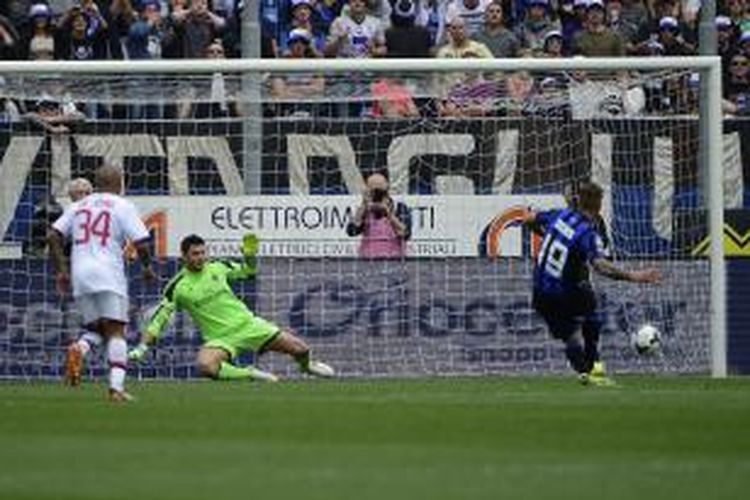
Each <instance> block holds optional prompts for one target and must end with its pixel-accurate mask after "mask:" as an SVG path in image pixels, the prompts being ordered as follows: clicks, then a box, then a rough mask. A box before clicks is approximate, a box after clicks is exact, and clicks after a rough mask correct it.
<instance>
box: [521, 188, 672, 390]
mask: <svg viewBox="0 0 750 500" xmlns="http://www.w3.org/2000/svg"><path fill="white" fill-rule="evenodd" d="M602 194H603V192H602V189H601V187H599V186H598V185H596V184H594V183H590V182H589V183H584V184H582V185H581V186H580V188H579V189H578V197H577V202H576V203H575V204H571V206H570V207H568V208H565V209H562V210H549V211H544V212H531V213H530V214H529V215H528V216H527V218H526V221H525V222H526V223H527V224H529V225H531V226H532V227H535V228H537V230H540V231H543V234H544V239H543V240H542V245H541V248H540V250H539V254H538V256H537V262H536V268H535V269H534V298H533V302H534V309H536V311H537V312H538V313H539V314H540V315H541V316H542V317H543V318H544V320H545V321H546V323H547V325H548V327H549V329H550V334H551V335H552V336H553V337H554V338H557V339H560V340H561V341H563V342H564V343H565V354H566V356H567V358H568V361H569V362H570V365H571V366H572V367H573V369H574V370H575V371H576V372H578V374H579V377H580V380H581V382H583V383H585V384H586V383H593V384H597V385H610V384H612V381H611V380H609V379H608V378H607V377H605V376H604V374H603V373H596V372H595V371H594V372H592V368H593V367H594V363H595V362H596V361H598V349H597V346H596V340H597V339H598V337H599V329H600V328H601V321H600V320H598V318H597V315H596V312H597V311H596V309H597V305H596V296H595V295H594V291H593V288H592V286H591V281H590V279H589V267H591V268H593V269H594V270H595V271H596V272H598V273H600V274H602V275H604V276H607V277H609V278H612V279H615V280H626V281H631V282H634V283H657V282H659V281H660V280H661V274H660V273H659V271H658V270H656V269H646V270H642V271H625V270H622V269H620V268H619V267H617V266H615V265H614V264H613V263H612V262H611V261H610V260H608V259H607V258H606V257H605V254H604V242H603V239H602V235H601V234H600V232H599V226H600V220H601V218H600V216H599V211H600V210H601V205H602ZM584 324H585V325H586V330H587V337H588V338H587V340H589V342H584V339H583V338H582V337H583V335H582V334H581V331H580V330H581V327H582V326H583V325H584ZM584 344H586V345H585V347H584Z"/></svg>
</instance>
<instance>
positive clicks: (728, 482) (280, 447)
mask: <svg viewBox="0 0 750 500" xmlns="http://www.w3.org/2000/svg"><path fill="white" fill-rule="evenodd" d="M619 381H620V386H619V387H618V388H594V387H579V386H578V385H577V384H576V383H575V381H574V380H573V379H571V378H547V377H538V378H500V377H486V378H476V379H467V378H457V379H450V378H440V379H426V380H406V381H404V380H388V381H386V380H383V381H354V380H343V381H315V380H311V381H298V382H284V383H280V384H277V385H260V384H253V383H211V382H182V383H159V382H151V383H136V382H131V383H130V389H131V390H132V391H133V393H134V394H136V395H137V396H138V401H137V402H135V403H132V404H128V405H112V404H109V403H107V402H106V401H105V399H104V390H105V389H104V386H102V385H99V384H91V383H89V384H85V385H84V386H83V387H82V388H80V389H77V390H74V389H69V388H65V387H62V386H61V385H59V384H51V383H34V384H27V383H7V382H6V383H0V405H1V407H2V413H0V499H3V500H6V499H7V500H24V499H50V500H52V499H54V500H66V499H71V500H72V499H76V500H82V499H97V500H99V499H127V500H141V499H179V500H189V499H258V500H265V499H304V500H315V499H320V500H331V499H346V500H369V499H372V500H376V499H377V500H395V499H430V500H433V499H456V500H461V499H512V500H517V499H557V500H559V499H568V498H569V499H589V498H590V499H597V500H613V499H651V498H653V499H679V500H684V499H701V500H706V499H740V498H748V494H749V493H748V492H750V379H728V380H719V381H715V380H709V379H699V378H659V377H653V378H651V377H621V378H620V379H619Z"/></svg>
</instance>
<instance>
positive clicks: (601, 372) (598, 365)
mask: <svg viewBox="0 0 750 500" xmlns="http://www.w3.org/2000/svg"><path fill="white" fill-rule="evenodd" d="M590 373H591V375H593V376H594V377H604V376H605V375H607V370H606V369H605V367H604V362H602V361H594V366H593V367H592V368H591V372H590Z"/></svg>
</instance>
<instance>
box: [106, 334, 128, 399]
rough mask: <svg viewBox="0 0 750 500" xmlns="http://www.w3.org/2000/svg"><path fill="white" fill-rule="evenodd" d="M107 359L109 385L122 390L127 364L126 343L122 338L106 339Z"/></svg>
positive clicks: (116, 389)
mask: <svg viewBox="0 0 750 500" xmlns="http://www.w3.org/2000/svg"><path fill="white" fill-rule="evenodd" d="M107 359H108V360H109V387H110V389H114V390H115V391H118V392H123V391H124V390H125V372H126V370H127V364H128V344H127V342H125V339H124V338H122V337H111V338H110V339H109V341H107Z"/></svg>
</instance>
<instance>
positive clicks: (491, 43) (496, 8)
mask: <svg viewBox="0 0 750 500" xmlns="http://www.w3.org/2000/svg"><path fill="white" fill-rule="evenodd" d="M504 15H505V14H503V6H502V4H501V3H500V2H499V1H496V2H492V3H491V4H489V5H488V6H487V10H485V16H484V29H483V30H482V31H480V32H479V34H477V36H476V37H475V39H476V41H477V42H479V43H483V44H485V45H486V46H487V48H488V49H490V52H492V55H494V56H495V57H518V51H519V49H520V48H521V42H519V41H518V37H517V36H516V35H515V34H514V33H513V32H512V31H511V30H509V29H508V28H507V27H506V26H505V20H504V19H503V16H504ZM550 33H551V32H550Z"/></svg>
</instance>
